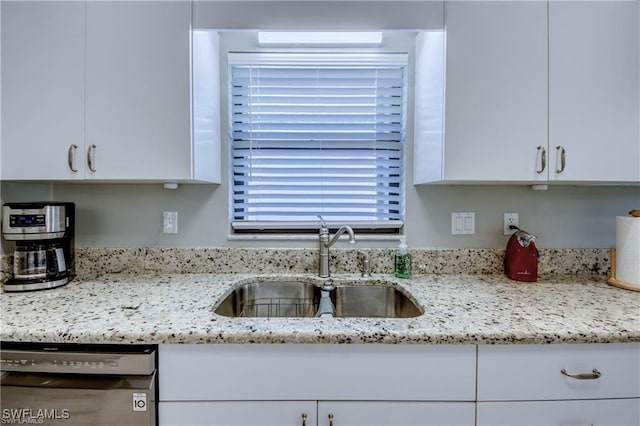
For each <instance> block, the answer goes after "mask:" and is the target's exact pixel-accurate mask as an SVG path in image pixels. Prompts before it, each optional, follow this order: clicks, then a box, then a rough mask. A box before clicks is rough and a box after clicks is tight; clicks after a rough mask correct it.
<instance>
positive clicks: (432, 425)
mask: <svg viewBox="0 0 640 426" xmlns="http://www.w3.org/2000/svg"><path fill="white" fill-rule="evenodd" d="M474 423H475V403H473V402H402V401H392V402H380V401H375V402H373V401H357V402H353V401H348V402H346V401H320V402H318V426H462V425H470V426H471V425H473V424H474Z"/></svg>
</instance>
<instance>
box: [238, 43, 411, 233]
mask: <svg viewBox="0 0 640 426" xmlns="http://www.w3.org/2000/svg"><path fill="white" fill-rule="evenodd" d="M406 65H407V55H405V54H327V53H322V54H301V53H297V54H296V53H289V54H282V53H279V54H276V53H249V54H246V53H245V54H240V53H230V54H229V67H230V80H229V81H230V94H229V98H230V108H229V111H230V114H229V119H230V127H229V128H230V132H231V135H230V139H231V178H232V186H233V193H232V209H233V210H232V226H233V228H234V230H235V231H243V230H256V229H283V228H286V229H316V228H317V223H318V219H317V215H322V216H323V217H324V218H325V220H327V221H335V222H339V223H340V224H349V225H351V226H353V227H356V228H361V229H363V228H365V229H376V230H385V229H386V230H394V231H397V230H398V229H399V228H400V227H401V226H402V221H403V218H404V149H403V146H404V139H405V136H404V133H405V115H406V112H405V111H406V108H405V98H406V96H405V92H406V87H405V79H406V77H405V74H406V70H405V67H406Z"/></svg>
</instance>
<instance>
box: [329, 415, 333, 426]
mask: <svg viewBox="0 0 640 426" xmlns="http://www.w3.org/2000/svg"><path fill="white" fill-rule="evenodd" d="M329 426H333V414H329Z"/></svg>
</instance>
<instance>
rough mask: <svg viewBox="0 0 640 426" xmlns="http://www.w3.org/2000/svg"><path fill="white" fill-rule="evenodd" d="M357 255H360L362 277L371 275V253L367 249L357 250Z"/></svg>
mask: <svg viewBox="0 0 640 426" xmlns="http://www.w3.org/2000/svg"><path fill="white" fill-rule="evenodd" d="M358 255H361V256H362V277H363V278H370V277H371V255H370V254H369V252H367V251H362V250H358Z"/></svg>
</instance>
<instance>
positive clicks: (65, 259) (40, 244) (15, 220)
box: [2, 201, 75, 292]
mask: <svg viewBox="0 0 640 426" xmlns="http://www.w3.org/2000/svg"><path fill="white" fill-rule="evenodd" d="M74 229H75V204H73V203H60V202H51V201H41V202H31V203H5V204H4V205H3V206H2V235H3V236H4V238H5V239H6V240H10V241H15V242H16V250H15V252H14V254H13V278H11V279H9V280H8V281H7V282H5V283H4V284H3V289H4V291H9V292H10V291H31V290H45V289H49V288H56V287H60V286H63V285H65V284H67V283H68V282H69V281H71V280H72V279H73V278H74V276H75V260H74V237H75V231H74Z"/></svg>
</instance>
